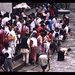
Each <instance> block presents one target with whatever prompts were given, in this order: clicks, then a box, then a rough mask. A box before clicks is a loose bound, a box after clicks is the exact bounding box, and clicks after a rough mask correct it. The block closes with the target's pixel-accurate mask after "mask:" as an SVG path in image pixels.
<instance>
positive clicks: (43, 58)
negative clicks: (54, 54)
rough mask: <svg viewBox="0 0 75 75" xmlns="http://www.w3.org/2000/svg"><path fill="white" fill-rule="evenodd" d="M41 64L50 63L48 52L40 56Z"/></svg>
mask: <svg viewBox="0 0 75 75" xmlns="http://www.w3.org/2000/svg"><path fill="white" fill-rule="evenodd" d="M39 64H40V65H42V66H45V65H47V64H48V57H47V55H46V54H42V55H40V56H39Z"/></svg>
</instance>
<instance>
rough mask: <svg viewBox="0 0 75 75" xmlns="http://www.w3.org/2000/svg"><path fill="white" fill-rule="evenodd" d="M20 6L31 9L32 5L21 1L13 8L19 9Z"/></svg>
mask: <svg viewBox="0 0 75 75" xmlns="http://www.w3.org/2000/svg"><path fill="white" fill-rule="evenodd" d="M19 8H25V9H31V7H30V6H28V5H27V4H26V3H20V4H18V5H16V6H15V7H13V9H19Z"/></svg>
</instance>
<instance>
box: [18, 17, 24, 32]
mask: <svg viewBox="0 0 75 75" xmlns="http://www.w3.org/2000/svg"><path fill="white" fill-rule="evenodd" d="M22 24H23V19H22V18H21V17H20V18H19V19H18V22H17V27H18V29H19V31H20V32H21V29H22Z"/></svg>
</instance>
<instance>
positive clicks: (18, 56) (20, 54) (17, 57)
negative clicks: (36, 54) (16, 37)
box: [14, 53, 22, 61]
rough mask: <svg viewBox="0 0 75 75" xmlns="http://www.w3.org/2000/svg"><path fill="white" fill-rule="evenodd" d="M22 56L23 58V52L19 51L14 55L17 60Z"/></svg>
mask: <svg viewBox="0 0 75 75" xmlns="http://www.w3.org/2000/svg"><path fill="white" fill-rule="evenodd" d="M20 58H22V53H18V54H17V55H16V56H15V57H14V60H15V61H16V60H18V59H20Z"/></svg>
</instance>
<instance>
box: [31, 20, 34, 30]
mask: <svg viewBox="0 0 75 75" xmlns="http://www.w3.org/2000/svg"><path fill="white" fill-rule="evenodd" d="M30 27H31V31H33V28H34V27H35V22H34V21H32V23H31V24H30Z"/></svg>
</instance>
